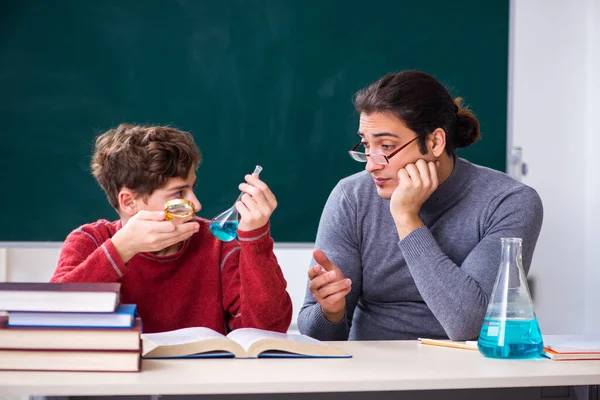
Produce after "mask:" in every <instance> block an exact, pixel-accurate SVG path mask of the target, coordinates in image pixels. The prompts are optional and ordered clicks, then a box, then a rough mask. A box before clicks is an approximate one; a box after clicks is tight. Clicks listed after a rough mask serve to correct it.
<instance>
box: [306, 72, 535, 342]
mask: <svg viewBox="0 0 600 400" xmlns="http://www.w3.org/2000/svg"><path fill="white" fill-rule="evenodd" d="M355 107H356V110H357V111H358V112H359V113H360V126H359V132H358V134H359V136H360V142H359V143H358V144H357V145H356V146H355V147H354V148H353V149H352V150H351V151H350V155H351V156H352V158H354V159H355V160H357V161H362V162H366V163H367V164H366V171H363V172H360V173H357V174H355V175H352V176H350V177H347V178H345V179H342V180H341V181H340V182H339V183H338V185H337V186H336V187H335V188H334V190H333V191H332V193H331V195H330V196H329V199H328V200H327V204H326V205H325V208H324V210H323V214H322V216H321V221H320V224H319V230H318V233H317V239H316V244H315V245H316V248H317V250H315V251H314V253H313V256H314V260H313V261H315V262H314V263H313V264H316V265H313V266H311V267H310V269H309V272H308V276H309V284H308V289H307V293H306V298H305V301H304V305H303V307H302V309H301V310H300V314H299V317H298V326H299V328H300V331H301V332H302V333H304V334H306V335H309V336H312V337H315V338H317V339H321V340H348V339H350V340H399V339H416V338H417V337H430V338H450V339H452V340H467V339H473V338H476V337H477V336H478V335H479V331H480V329H481V324H482V322H483V318H484V316H485V312H486V309H487V305H488V302H489V300H490V296H491V294H492V289H493V286H494V281H495V278H496V274H497V271H498V266H499V264H500V248H501V243H500V238H503V237H520V238H522V239H523V265H524V267H525V270H526V271H528V270H529V266H530V264H531V259H532V256H533V251H534V248H535V244H536V241H537V238H538V235H539V232H540V229H541V226H542V217H543V209H542V203H541V200H540V198H539V196H538V194H537V192H536V191H535V190H534V189H532V188H530V187H528V186H526V185H524V184H522V183H520V182H517V181H515V180H514V179H512V178H510V177H509V176H507V175H506V174H504V173H502V172H498V171H494V170H491V169H488V168H485V167H481V166H477V165H474V164H472V163H470V162H468V161H466V160H464V159H461V158H458V157H456V156H455V153H454V151H455V149H456V148H462V147H467V146H469V145H471V144H472V143H474V142H475V141H476V140H477V139H478V138H479V123H478V121H477V119H476V118H475V116H474V115H473V114H472V113H471V112H470V111H469V110H468V109H467V108H464V107H462V106H461V99H456V100H453V99H452V97H451V96H450V94H449V93H448V91H447V90H446V88H445V87H444V86H443V85H441V84H440V83H439V82H438V81H437V80H435V79H434V78H433V77H431V76H429V75H427V74H425V73H423V72H418V71H403V72H399V73H391V74H388V75H386V76H385V77H383V78H381V79H380V80H378V81H377V82H375V83H373V84H371V85H370V86H368V87H367V88H365V89H362V90H361V91H359V92H358V93H357V95H356V97H355Z"/></svg>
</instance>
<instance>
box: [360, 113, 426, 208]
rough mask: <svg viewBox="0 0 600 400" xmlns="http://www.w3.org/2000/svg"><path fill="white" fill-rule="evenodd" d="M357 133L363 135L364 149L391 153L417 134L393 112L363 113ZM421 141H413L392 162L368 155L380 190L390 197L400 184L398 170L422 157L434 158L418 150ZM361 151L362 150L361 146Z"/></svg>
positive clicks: (368, 169) (371, 170) (369, 163)
mask: <svg viewBox="0 0 600 400" xmlns="http://www.w3.org/2000/svg"><path fill="white" fill-rule="evenodd" d="M358 134H359V135H360V136H361V138H362V142H363V145H364V151H365V153H373V154H375V153H379V154H384V155H386V156H387V155H389V154H391V153H392V152H394V151H395V150H397V149H398V148H399V147H401V146H402V145H404V144H406V143H408V142H409V141H411V140H412V139H414V138H415V137H416V136H417V134H416V133H415V132H413V131H411V130H410V129H408V128H407V127H406V125H404V123H403V122H402V121H400V119H399V118H398V117H396V116H395V115H393V114H391V113H378V112H376V113H371V114H365V113H361V114H360V126H359V129H358ZM417 142H418V141H414V142H413V143H411V144H409V145H408V146H407V147H405V148H404V149H402V150H401V151H400V152H399V153H397V154H395V155H394V156H393V157H392V158H391V159H390V160H389V164H386V165H381V164H377V163H375V162H373V160H372V159H371V157H367V165H366V168H365V169H366V170H367V171H368V172H369V173H370V174H371V176H372V177H373V181H374V182H375V186H376V187H377V194H378V195H379V196H380V197H382V198H384V199H390V198H391V197H392V193H393V192H394V189H395V188H396V186H398V171H399V170H400V169H401V168H404V166H406V165H407V164H409V163H414V162H416V161H417V160H419V159H420V158H423V159H425V160H429V159H433V157H428V155H423V154H421V152H420V151H419V145H418V144H417ZM358 151H363V150H361V149H360V148H359V149H358Z"/></svg>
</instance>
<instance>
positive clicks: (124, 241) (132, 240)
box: [112, 210, 200, 263]
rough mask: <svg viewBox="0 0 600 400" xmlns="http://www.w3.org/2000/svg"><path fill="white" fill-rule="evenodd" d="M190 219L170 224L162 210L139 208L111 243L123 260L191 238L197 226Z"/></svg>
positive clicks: (195, 222)
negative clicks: (140, 209)
mask: <svg viewBox="0 0 600 400" xmlns="http://www.w3.org/2000/svg"><path fill="white" fill-rule="evenodd" d="M192 218H193V217H189V218H188V219H187V220H184V221H178V222H177V223H173V222H172V221H165V212H164V211H146V210H142V211H140V212H138V213H137V214H135V215H134V216H133V217H131V218H130V219H129V221H127V223H126V224H125V226H124V227H123V228H121V229H120V230H119V231H118V232H117V233H115V235H114V236H113V237H112V242H113V244H114V246H115V248H116V249H117V251H118V252H119V255H120V256H121V259H122V260H123V262H124V263H126V262H128V261H129V260H130V259H131V258H132V257H133V256H134V255H136V254H137V253H140V252H147V251H159V250H163V249H166V248H167V247H169V246H172V245H174V244H176V243H179V242H182V241H184V240H186V239H188V238H190V236H192V235H193V234H194V233H196V232H198V229H199V228H200V225H199V224H198V222H197V221H195V220H192Z"/></svg>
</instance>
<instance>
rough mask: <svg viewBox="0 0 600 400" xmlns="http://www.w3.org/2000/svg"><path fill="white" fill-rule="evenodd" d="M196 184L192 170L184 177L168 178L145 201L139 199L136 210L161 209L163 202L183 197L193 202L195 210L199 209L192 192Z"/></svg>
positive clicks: (199, 205)
mask: <svg viewBox="0 0 600 400" xmlns="http://www.w3.org/2000/svg"><path fill="white" fill-rule="evenodd" d="M195 185H196V173H195V172H194V171H193V170H192V171H190V173H189V174H188V176H187V178H186V179H182V178H169V179H168V180H167V182H166V183H165V185H164V186H163V187H161V188H160V189H156V190H155V191H154V192H153V193H152V194H151V195H150V196H148V197H147V198H146V199H145V201H140V202H139V205H137V203H136V205H137V211H140V210H148V211H162V210H164V209H165V203H166V202H167V201H169V200H173V199H185V200H189V201H191V202H192V204H194V208H195V209H196V212H198V211H200V208H202V205H201V204H200V202H199V201H198V198H197V197H196V195H195V194H194V187H195Z"/></svg>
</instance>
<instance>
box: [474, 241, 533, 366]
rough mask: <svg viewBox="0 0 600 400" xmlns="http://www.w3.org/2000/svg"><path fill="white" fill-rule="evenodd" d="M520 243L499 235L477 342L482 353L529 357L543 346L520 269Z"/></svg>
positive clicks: (498, 356) (503, 356)
mask: <svg viewBox="0 0 600 400" xmlns="http://www.w3.org/2000/svg"><path fill="white" fill-rule="evenodd" d="M522 243H523V240H522V239H520V238H502V256H501V261H500V269H499V270H498V276H497V277H496V283H495V284H494V290H493V292H492V297H491V299H490V303H489V305H488V309H487V313H486V314H485V319H484V320H483V325H482V327H481V333H480V335H479V341H478V342H477V347H478V348H479V351H480V352H481V354H483V355H484V356H486V357H492V358H533V357H538V356H539V355H540V354H541V352H542V349H543V347H544V342H543V340H542V334H541V332H540V327H539V325H538V321H537V318H536V316H535V311H534V309H533V302H532V301H531V295H530V294H529V287H528V285H527V277H526V276H525V271H524V270H523V262H522V260H521V251H522Z"/></svg>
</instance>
